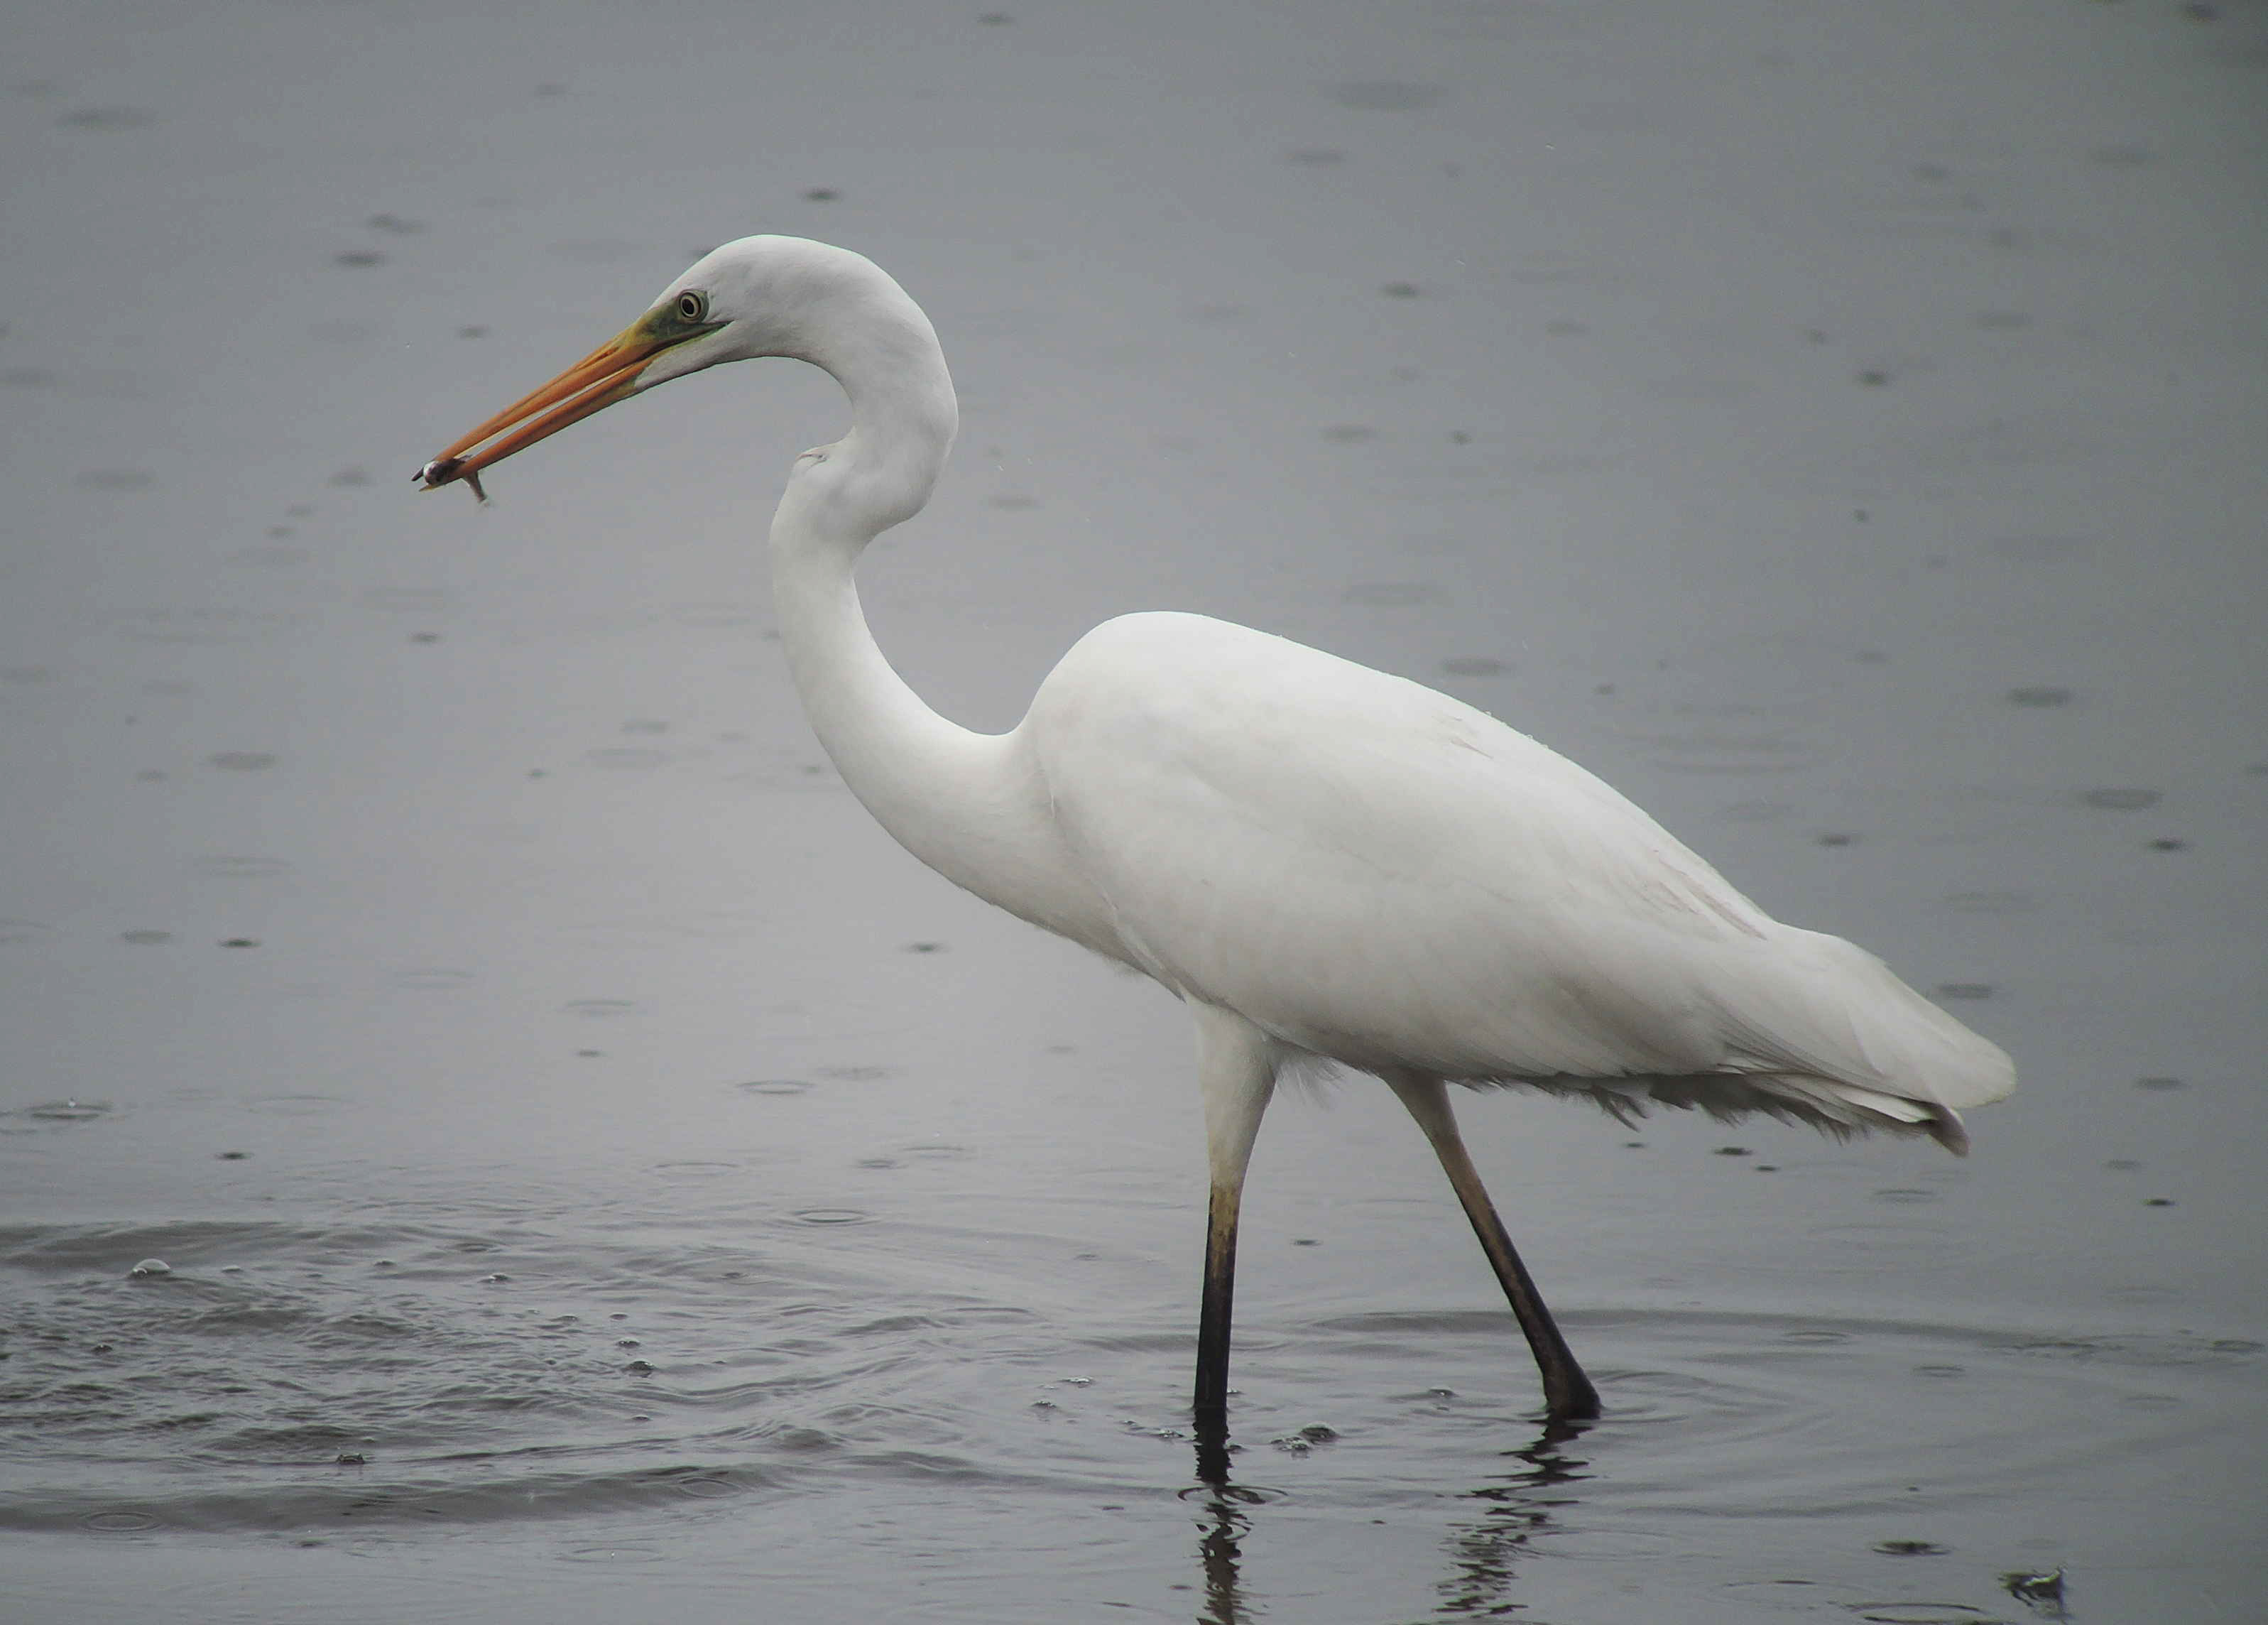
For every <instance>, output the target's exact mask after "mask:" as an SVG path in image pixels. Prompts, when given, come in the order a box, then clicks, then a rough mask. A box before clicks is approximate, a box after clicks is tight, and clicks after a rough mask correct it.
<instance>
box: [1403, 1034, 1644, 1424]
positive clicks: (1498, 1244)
mask: <svg viewBox="0 0 2268 1625" xmlns="http://www.w3.org/2000/svg"><path fill="white" fill-rule="evenodd" d="M1386 1082H1387V1083H1388V1085H1389V1086H1390V1087H1391V1088H1392V1089H1393V1090H1394V1092H1395V1094H1396V1095H1398V1096H1400V1097H1402V1104H1403V1105H1405V1106H1407V1107H1408V1108H1409V1109H1410V1116H1412V1117H1414V1118H1416V1119H1418V1127H1420V1128H1422V1129H1424V1130H1425V1138H1426V1139H1427V1140H1428V1141H1431V1142H1432V1147H1433V1154H1434V1155H1435V1156H1438V1157H1440V1159H1441V1171H1442V1172H1444V1173H1446V1174H1447V1175H1448V1176H1449V1186H1450V1188H1451V1189H1453V1190H1454V1191H1455V1192H1456V1193H1457V1200H1458V1201H1459V1202H1461V1203H1462V1204H1463V1206H1464V1209H1465V1217H1467V1218H1468V1219H1470V1220H1471V1221H1472V1223H1473V1234H1474V1235H1476V1236H1477V1237H1480V1244H1481V1251H1482V1252H1485V1253H1487V1254H1488V1261H1489V1266H1490V1267H1491V1268H1492V1269H1494V1270H1495V1271H1496V1278H1497V1281H1498V1282H1499V1284H1500V1285H1501V1286H1502V1287H1503V1288H1504V1295H1505V1296H1506V1297H1507V1298H1509V1299H1510V1300H1511V1302H1512V1312H1513V1315H1514V1316H1516V1317H1517V1318H1519V1321H1520V1329H1521V1331H1523V1332H1525V1333H1527V1334H1528V1348H1531V1349H1532V1350H1534V1351H1535V1369H1536V1370H1538V1371H1539V1372H1541V1373H1542V1374H1543V1407H1544V1409H1545V1410H1546V1411H1547V1412H1548V1413H1549V1414H1550V1416H1551V1418H1552V1420H1553V1421H1555V1422H1587V1421H1588V1420H1590V1419H1591V1418H1592V1417H1594V1416H1596V1415H1597V1414H1599V1391H1598V1390H1597V1389H1595V1388H1594V1387H1593V1386H1591V1379H1590V1378H1587V1377H1586V1376H1584V1375H1583V1368H1582V1367H1581V1366H1580V1365H1578V1364H1576V1363H1575V1355H1574V1354H1573V1352H1572V1350H1570V1349H1569V1348H1568V1347H1567V1340H1566V1339H1565V1338H1564V1337H1562V1336H1560V1335H1559V1328H1558V1326H1557V1325H1556V1324H1555V1323H1554V1322H1553V1320H1552V1318H1551V1311H1550V1310H1548V1309H1546V1308H1545V1307H1544V1306H1543V1298H1542V1297H1541V1296H1538V1294H1537V1293H1536V1290H1535V1281H1534V1280H1533V1279H1531V1278H1530V1277H1529V1275H1528V1267H1527V1266H1526V1265H1524V1264H1522V1263H1521V1261H1520V1254H1519V1253H1517V1252H1514V1251H1513V1245H1512V1237H1510V1236H1507V1235H1506V1233H1505V1229H1504V1221H1503V1220H1501V1219H1499V1218H1498V1217H1497V1216H1496V1207H1495V1205H1494V1204H1493V1203H1491V1201H1490V1200H1489V1194H1488V1192H1487V1191H1486V1190H1485V1189H1484V1188H1483V1186H1482V1185H1481V1177H1480V1174H1479V1172H1478V1171H1477V1170H1476V1169H1475V1168H1474V1167H1473V1159H1472V1158H1471V1157H1470V1156H1468V1155H1467V1154H1466V1151H1465V1141H1464V1136H1463V1135H1462V1134H1458V1132H1457V1119H1456V1118H1455V1116H1454V1114H1453V1113H1452V1112H1450V1110H1449V1091H1448V1086H1447V1084H1445V1083H1443V1082H1441V1080H1440V1079H1439V1078H1429V1077H1418V1076H1409V1075H1403V1076H1400V1077H1389V1078H1388V1079H1387V1080H1386Z"/></svg>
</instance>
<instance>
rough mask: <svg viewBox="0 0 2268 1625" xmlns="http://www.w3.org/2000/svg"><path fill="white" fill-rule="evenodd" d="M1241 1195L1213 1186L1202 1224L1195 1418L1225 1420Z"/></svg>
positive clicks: (1199, 1422) (1233, 1189)
mask: <svg viewBox="0 0 2268 1625" xmlns="http://www.w3.org/2000/svg"><path fill="white" fill-rule="evenodd" d="M1242 1196H1243V1192H1242V1191H1241V1189H1237V1188H1234V1187H1224V1186H1218V1185H1216V1186H1213V1187H1212V1209H1211V1215H1210V1216H1209V1217H1208V1219H1207V1220H1206V1222H1205V1259H1204V1297H1203V1298H1202V1299H1201V1300H1200V1301H1199V1304H1198V1307H1197V1422H1198V1424H1199V1425H1200V1426H1202V1425H1204V1423H1206V1422H1221V1423H1226V1420H1227V1416H1228V1327H1229V1319H1230V1315H1231V1311H1232V1310H1233V1306H1234V1304H1235V1300H1236V1212H1237V1208H1238V1206H1239V1205H1240V1201H1241V1198H1242Z"/></svg>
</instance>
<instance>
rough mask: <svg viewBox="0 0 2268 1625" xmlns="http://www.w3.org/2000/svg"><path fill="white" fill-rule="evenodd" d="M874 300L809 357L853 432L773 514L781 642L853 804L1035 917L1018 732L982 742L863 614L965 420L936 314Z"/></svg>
mask: <svg viewBox="0 0 2268 1625" xmlns="http://www.w3.org/2000/svg"><path fill="white" fill-rule="evenodd" d="M858 293H859V294H860V297H859V299H858V309H857V311H856V312H855V319H854V320H852V319H846V320H840V321H834V322H829V323H825V324H815V330H817V331H819V332H820V333H821V334H823V335H825V338H824V340H823V341H821V342H814V343H809V344H806V345H804V346H800V347H799V351H798V353H799V355H800V356H801V358H804V359H806V360H808V361H811V362H812V363H813V364H814V365H816V366H821V367H823V368H825V369H826V370H827V371H828V372H829V373H833V374H834V376H835V378H836V380H837V381H838V382H839V383H841V384H842V386H843V392H844V393H845V394H846V395H849V396H850V399H851V430H850V432H849V433H847V434H845V435H844V436H843V439H840V440H838V441H836V443H835V444H834V445H832V446H828V447H820V448H819V449H817V450H816V451H812V452H806V453H805V454H804V455H803V456H802V457H801V458H799V460H798V462H797V464H796V469H795V472H794V474H793V476H792V477H791V478H790V480H789V482H788V488H787V491H786V494H785V495H784V496H783V497H782V498H781V499H780V505H779V510H778V512H777V513H776V514H775V515H774V516H773V519H772V528H771V565H772V595H773V600H774V603H775V606H776V608H777V614H778V619H779V632H780V639H781V642H782V643H783V645H784V646H785V649H786V652H787V659H788V666H789V668H790V670H791V671H792V674H793V676H794V679H795V686H796V690H797V692H798V693H799V695H801V697H802V699H803V705H804V710H805V712H806V713H807V714H808V715H809V717H810V719H811V726H812V729H813V731H814V733H816V734H817V735H819V742H820V743H821V746H822V747H824V748H825V750H826V751H827V754H828V757H830V758H831V759H832V760H833V761H834V763H835V765H836V770H837V771H838V772H841V773H842V775H843V783H844V784H846V785H848V786H849V787H850V788H851V794H854V795H856V796H857V797H858V800H859V801H861V802H863V803H864V804H865V807H866V809H867V810H869V811H870V812H872V813H873V815H874V816H875V818H876V819H877V820H879V821H880V824H882V826H883V828H885V829H886V830H887V831H889V832H890V834H891V835H892V836H894V837H895V838H896V839H897V841H898V843H899V844H900V845H901V846H904V847H905V848H906V849H907V850H908V851H909V852H910V853H913V854H914V856H916V857H917V858H919V859H920V860H921V861H923V862H924V863H926V864H928V865H929V866H930V867H931V868H933V869H936V870H938V871H939V873H940V874H942V875H945V876H946V878H947V879H949V880H952V881H954V883H957V884H959V885H961V886H963V887H965V888H967V889H968V890H971V891H974V892H976V894H977V895H978V896H980V897H985V898H987V899H988V900H990V901H991V902H994V903H998V904H999V905H1002V906H1004V907H1006V908H1008V909H1010V910H1012V911H1013V912H1019V913H1024V914H1026V917H1027V918H1029V917H1030V914H1029V912H1028V910H1029V908H1030V906H1031V902H1030V899H1031V898H1032V897H1036V896H1037V895H1038V890H1039V889H1040V883H1041V882H1042V879H1043V876H1042V875H1040V874H1039V873H1038V872H1037V871H1036V869H1035V864H1036V863H1037V862H1038V861H1040V851H1039V849H1040V848H1041V847H1042V846H1045V845H1046V844H1047V843H1045V842H1043V841H1035V840H1034V839H1033V838H1032V837H1033V836H1034V835H1035V833H1036V832H1037V831H1035V830H1034V829H1033V828H1032V827H1031V826H1032V824H1033V803H1032V801H1031V798H1030V797H1029V796H1028V795H1027V794H1022V792H1023V790H1024V789H1025V788H1026V787H1024V786H1023V785H1021V784H1020V782H1019V776H1018V775H1017V773H1016V772H1015V771H1014V770H1013V767H1012V766H1011V765H1010V761H1011V757H1012V754H1013V753H1012V752H1011V751H1010V750H1008V748H1007V746H1008V741H1009V739H1010V737H1011V736H1010V735H989V734H978V733H976V732H973V731H971V730H970V729H968V728H962V727H961V726H960V725H958V724H957V723H954V722H951V721H948V720H946V719H945V718H943V717H941V716H939V715H938V714H937V713H935V712H934V711H932V710H931V709H930V708H929V707H928V706H927V705H924V704H923V702H922V699H921V697H920V696H919V695H917V694H916V693H915V692H914V691H913V690H912V689H910V688H909V687H908V686H907V685H906V682H905V680H904V679H903V678H902V677H901V676H898V674H897V672H896V671H895V670H894V669H893V668H891V666H890V663H889V661H887V660H885V659H884V658H883V656H882V652H881V650H880V648H878V647H877V646H875V643H874V639H873V633H872V632H870V631H869V630H868V629H867V625H866V617H865V612H864V611H863V609H861V608H860V606H859V602H858V583H857V581H856V580H855V579H854V573H853V572H854V568H855V566H856V565H857V562H858V555H859V553H860V552H861V551H862V550H864V549H865V546H866V544H867V543H869V542H871V541H873V539H874V537H875V536H878V535H880V533H881V532H882V531H884V530H886V529H887V528H889V527H891V526H892V525H895V524H897V523H899V522H900V521H903V520H905V519H908V518H909V517H911V516H912V515H913V514H914V513H917V512H918V511H919V510H920V508H921V506H922V505H923V503H924V501H926V500H927V499H928V497H929V493H930V491H931V488H932V486H933V485H934V484H936V481H937V476H938V475H939V471H940V470H941V469H943V467H944V463H945V459H946V453H947V452H948V451H949V450H950V449H951V447H952V444H953V436H954V429H955V427H956V425H957V418H958V413H957V410H956V407H955V404H954V395H953V382H952V379H951V377H950V376H949V375H948V374H947V373H946V366H945V357H944V354H943V352H942V351H940V350H939V346H938V343H937V337H936V335H935V333H934V332H933V331H932V329H931V327H930V325H929V321H928V319H927V318H926V317H924V315H923V314H922V313H921V311H920V308H919V307H917V306H916V305H915V304H914V303H913V301H912V300H911V299H908V298H907V297H906V296H905V294H904V293H903V292H901V291H900V290H899V289H898V288H897V285H896V284H895V283H889V284H888V285H887V290H876V289H873V288H871V287H869V288H864V289H860V290H858ZM892 295H894V296H895V298H891V297H888V296H892ZM844 314H845V315H846V317H847V316H849V315H851V314H852V313H844ZM1039 804H1040V805H1041V806H1044V805H1045V801H1044V797H1042V800H1041V801H1040V803H1039Z"/></svg>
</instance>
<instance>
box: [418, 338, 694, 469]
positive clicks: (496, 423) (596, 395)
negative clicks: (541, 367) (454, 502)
mask: <svg viewBox="0 0 2268 1625" xmlns="http://www.w3.org/2000/svg"><path fill="white" fill-rule="evenodd" d="M723 325H724V324H723V323H722V322H702V323H698V324H694V323H689V322H685V321H681V320H679V319H678V318H677V316H676V315H675V314H674V312H671V311H668V310H666V309H665V310H659V311H654V312H651V313H649V314H646V315H644V316H642V317H640V318H639V319H638V321H636V322H635V323H633V324H632V325H631V326H630V327H628V328H626V329H623V330H622V332H621V333H619V334H617V335H616V336H615V337H613V338H610V339H608V341H607V342H606V343H603V344H601V345H600V346H599V347H598V348H597V349H596V350H594V351H592V352H591V353H590V354H589V355H587V356H585V357H584V358H582V359H581V360H580V361H578V362H577V363H576V364H575V365H574V366H571V367H569V368H568V369H567V370H566V371H565V372H563V373H560V374H559V376H558V377H556V378H555V379H553V380H551V381H550V382H549V383H548V384H546V385H544V386H543V387H542V388H540V389H537V390H534V392H532V393H530V394H528V395H522V396H521V397H520V398H519V400H517V401H514V402H513V403H512V404H511V405H510V406H507V407H505V408H504V410H502V411H500V412H498V413H497V415H496V416H495V417H490V418H489V419H487V420H486V421H485V422H483V423H482V424H480V425H478V426H477V427H475V428H474V429H473V430H472V431H471V432H469V433H467V434H465V435H462V436H460V438H459V439H456V440H455V441H453V443H452V444H451V445H450V446H449V447H448V448H447V449H446V450H445V451H444V452H442V454H440V455H439V456H438V457H436V458H435V459H433V461H432V462H429V463H427V464H426V465H425V466H424V467H423V468H422V469H418V470H417V472H416V476H414V477H415V478H416V481H417V483H418V485H419V488H420V489H422V490H424V491H431V490H434V489H435V488H437V487H438V486H442V485H446V484H451V483H452V482H453V481H457V480H464V481H467V482H468V483H469V484H471V486H472V488H473V491H474V494H475V495H476V496H479V497H480V498H481V499H482V501H486V500H487V497H486V494H485V493H483V492H482V491H481V483H480V478H479V476H480V471H481V470H482V469H485V468H487V467H488V466H489V465H490V463H492V462H502V461H503V460H504V458H506V457H509V456H511V455H512V454H513V453H514V452H517V451H524V450H526V449H527V447H530V446H533V445H534V444H535V443H536V441H538V440H540V439H544V438H545V437H546V436H548V435H553V434H556V433H558V432H559V431H560V430H562V429H564V428H565V427H566V426H567V425H570V424H573V423H580V422H581V421H582V420H583V419H584V418H585V417H589V416H590V415H591V414H592V413H593V412H595V411H598V410H600V408H602V407H608V406H612V405H613V404H614V403H615V402H617V401H621V400H624V399H627V398H628V397H629V396H630V395H634V394H635V393H637V380H638V373H640V372H641V371H642V370H643V369H644V366H645V365H646V363H648V362H649V361H652V359H653V358H654V357H656V356H658V355H659V354H660V353H661V352H662V351H665V350H669V349H673V348H674V347H675V346H677V345H679V344H681V343H685V342H686V341H687V340H688V339H693V338H698V337H700V336H702V335H703V334H704V333H709V332H713V331H714V330H715V329H717V328H718V327H721V326H723ZM515 424H517V425H519V427H517V428H513V425H515ZM507 430H510V431H511V432H510V433H506V432H505V431H507ZM497 436H501V437H502V438H501V439H497V438H495V437H497ZM484 441H486V442H488V444H485V445H483V444H482V442H484ZM475 447H478V449H477V450H475ZM467 453H470V455H469V456H468V455H467Z"/></svg>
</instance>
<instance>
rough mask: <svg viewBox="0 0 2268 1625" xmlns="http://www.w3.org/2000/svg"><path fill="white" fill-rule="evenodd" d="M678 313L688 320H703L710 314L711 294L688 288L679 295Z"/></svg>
mask: <svg viewBox="0 0 2268 1625" xmlns="http://www.w3.org/2000/svg"><path fill="white" fill-rule="evenodd" d="M677 314H678V315H679V316H680V317H681V318H683V319H684V320H685V321H706V320H707V319H708V315H709V296H708V295H707V294H705V293H702V292H696V291H695V290H694V289H691V288H688V289H687V290H686V291H685V292H682V293H681V294H679V295H678V296H677Z"/></svg>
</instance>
